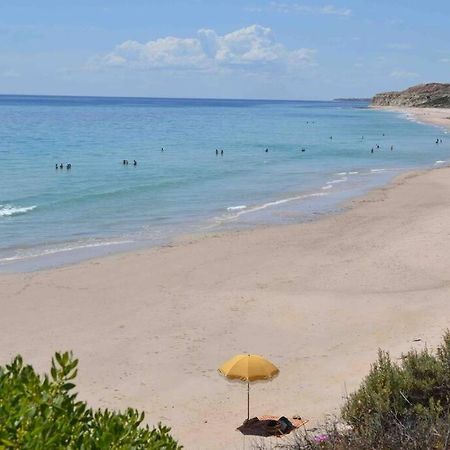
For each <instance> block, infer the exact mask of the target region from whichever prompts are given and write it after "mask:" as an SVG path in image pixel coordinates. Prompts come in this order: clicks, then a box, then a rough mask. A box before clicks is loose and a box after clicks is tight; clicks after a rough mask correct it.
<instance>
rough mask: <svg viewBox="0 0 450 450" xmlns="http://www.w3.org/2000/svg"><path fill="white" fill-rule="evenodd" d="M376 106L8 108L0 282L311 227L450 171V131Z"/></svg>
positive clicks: (64, 101) (80, 100)
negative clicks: (245, 233)
mask: <svg viewBox="0 0 450 450" xmlns="http://www.w3.org/2000/svg"><path fill="white" fill-rule="evenodd" d="M367 106H368V105H367V103H366V102H362V101H329V102H313V101H266V100H215V99H208V100H204V99H157V98H100V97H48V96H13V95H11V96H10V95H4V96H0V271H24V270H25V271H26V270H36V269H41V268H45V267H52V266H57V265H60V264H66V263H70V262H75V261H80V260H83V259H86V258H91V257H93V256H100V255H104V254H108V253H111V252H118V251H124V250H129V249H134V248H141V247H145V246H152V245H160V244H166V243H169V242H170V241H171V240H173V239H174V238H175V237H177V236H179V235H183V234H191V233H194V234H195V233H203V232H215V231H217V232H220V231H223V230H228V229H239V228H247V227H255V226H260V225H271V224H284V223H293V222H299V221H305V220H312V219H314V218H315V217H318V216H320V215H322V214H327V213H330V212H333V211H337V210H339V209H340V208H341V207H342V204H343V202H344V201H345V200H348V199H351V198H353V197H356V196H359V195H361V194H363V193H365V192H367V191H368V190H370V189H372V188H374V187H377V186H381V185H383V184H385V183H387V182H389V181H390V180H391V179H392V178H393V177H394V176H396V175H398V174H399V173H401V172H404V171H408V170H411V169H417V168H430V167H436V166H440V165H445V164H447V162H448V161H450V139H449V135H448V134H447V133H446V132H445V131H444V130H442V129H440V128H437V127H434V126H430V125H423V124H419V123H416V122H414V121H413V120H410V119H409V118H408V117H406V116H405V115H402V114H399V113H395V112H387V111H380V110H372V109H369V108H368V107H367ZM436 139H442V141H443V142H442V143H440V144H436V143H435V141H436ZM377 146H378V147H379V148H378V147H377ZM391 146H393V149H392V150H391ZM372 148H373V149H374V151H373V153H371V149H372ZM216 149H217V150H218V154H216ZM266 149H267V151H266ZM222 150H223V155H222V154H221V152H222ZM124 160H128V162H129V163H128V164H123V161H124ZM134 160H135V161H136V163H137V164H136V165H133V161H134ZM59 164H63V169H60V168H55V166H56V165H58V167H59ZM67 164H71V169H70V170H67V168H66V165H67Z"/></svg>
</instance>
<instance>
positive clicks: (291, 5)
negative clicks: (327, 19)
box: [268, 1, 352, 17]
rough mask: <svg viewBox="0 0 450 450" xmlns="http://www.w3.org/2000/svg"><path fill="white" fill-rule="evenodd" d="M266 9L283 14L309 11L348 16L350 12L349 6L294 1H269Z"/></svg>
mask: <svg viewBox="0 0 450 450" xmlns="http://www.w3.org/2000/svg"><path fill="white" fill-rule="evenodd" d="M268 9H270V10H272V11H276V12H279V13H284V14H292V13H311V14H326V15H335V16H342V17H348V16H350V15H351V14H352V10H351V9H350V8H338V7H336V6H334V5H331V4H329V5H323V6H311V5H305V4H302V3H296V2H280V1H272V2H270V3H269V7H268Z"/></svg>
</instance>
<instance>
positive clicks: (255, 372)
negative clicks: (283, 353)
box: [219, 355, 279, 420]
mask: <svg viewBox="0 0 450 450" xmlns="http://www.w3.org/2000/svg"><path fill="white" fill-rule="evenodd" d="M219 372H220V373H221V374H222V375H224V376H225V377H227V378H229V379H230V380H240V381H244V382H246V383H247V420H248V419H249V418H250V381H256V380H270V379H271V378H273V377H274V376H275V375H277V374H278V372H279V370H278V368H277V367H276V366H274V365H273V364H272V363H271V362H270V361H267V359H264V358H263V357H262V356H259V355H236V356H233V358H231V359H229V360H228V361H226V362H224V363H223V364H222V365H221V366H220V367H219Z"/></svg>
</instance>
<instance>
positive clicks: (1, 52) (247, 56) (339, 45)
mask: <svg viewBox="0 0 450 450" xmlns="http://www.w3.org/2000/svg"><path fill="white" fill-rule="evenodd" d="M429 81H447V82H449V81H450V1H449V0H439V1H433V0H429V1H428V2H424V1H423V0H422V1H416V0H390V1H387V0H371V1H369V0H365V1H364V0H359V1H357V0H342V1H341V0H324V1H317V0H304V1H303V0H296V1H290V0H280V1H278V0H271V1H263V0H242V1H234V0H227V1H221V0H217V1H216V0H209V1H206V0H184V1H181V0H173V1H171V0H165V1H158V0H128V1H122V0H76V1H75V0H72V1H68V0H39V1H38V0H34V1H31V0H28V1H26V0H9V1H8V0H0V93H2V94H8V93H18V94H55V95H111V96H146V97H158V96H160V97H219V98H283V99H328V98H335V97H347V96H361V97H365V96H372V95H373V94H374V93H376V92H379V91H384V90H393V89H402V88H405V87H407V86H410V85H413V84H417V83H421V82H429Z"/></svg>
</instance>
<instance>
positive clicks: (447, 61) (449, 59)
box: [439, 58, 450, 63]
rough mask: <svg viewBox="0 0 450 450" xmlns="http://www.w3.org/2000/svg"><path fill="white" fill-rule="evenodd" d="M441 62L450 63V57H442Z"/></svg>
mask: <svg viewBox="0 0 450 450" xmlns="http://www.w3.org/2000/svg"><path fill="white" fill-rule="evenodd" d="M439 62H441V63H449V62H450V58H441V59H440V60H439Z"/></svg>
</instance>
